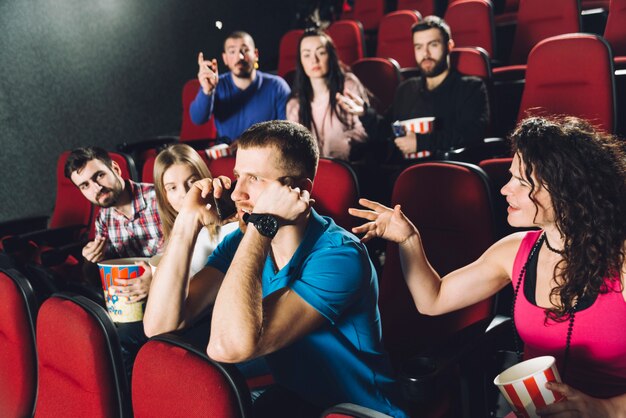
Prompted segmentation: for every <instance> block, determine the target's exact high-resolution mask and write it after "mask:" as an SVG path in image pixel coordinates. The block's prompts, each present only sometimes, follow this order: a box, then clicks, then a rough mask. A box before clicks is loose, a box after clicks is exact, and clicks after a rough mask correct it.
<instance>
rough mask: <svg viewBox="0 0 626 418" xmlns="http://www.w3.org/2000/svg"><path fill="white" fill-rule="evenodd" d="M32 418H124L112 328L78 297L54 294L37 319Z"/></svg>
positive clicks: (125, 396) (122, 379) (124, 394)
mask: <svg viewBox="0 0 626 418" xmlns="http://www.w3.org/2000/svg"><path fill="white" fill-rule="evenodd" d="M37 352H38V355H39V369H38V371H39V393H38V395H37V403H36V407H35V417H37V418H38V417H63V416H67V417H90V418H94V417H102V418H109V417H130V416H132V410H131V403H130V392H129V389H128V382H127V381H126V375H125V372H124V366H123V364H122V353H121V349H120V342H119V338H118V335H117V330H116V329H115V325H114V324H113V322H112V321H111V319H110V318H109V316H108V314H107V312H106V311H105V309H104V308H103V307H101V306H99V305H97V304H96V303H95V302H92V301H91V300H89V299H87V298H85V297H83V296H71V295H70V294H65V293H57V294H55V295H53V296H51V297H50V298H48V299H47V300H46V301H45V302H44V303H43V305H42V306H41V308H40V310H39V315H38V317H37Z"/></svg>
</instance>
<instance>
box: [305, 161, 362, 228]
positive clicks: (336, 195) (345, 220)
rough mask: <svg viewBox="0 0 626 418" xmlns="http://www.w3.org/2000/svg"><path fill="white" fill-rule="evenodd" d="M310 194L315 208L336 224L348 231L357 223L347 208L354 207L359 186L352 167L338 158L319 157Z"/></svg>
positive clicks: (357, 197)
mask: <svg viewBox="0 0 626 418" xmlns="http://www.w3.org/2000/svg"><path fill="white" fill-rule="evenodd" d="M311 196H312V197H313V198H314V199H315V205H314V206H313V207H314V208H315V210H316V211H317V212H318V213H319V214H320V215H325V216H330V217H331V218H333V220H334V221H335V223H337V225H339V226H341V227H343V228H345V229H347V230H348V231H349V230H350V229H351V228H352V227H353V226H356V225H357V224H358V221H357V220H356V218H355V217H354V216H351V215H349V214H348V208H351V207H355V205H356V204H357V203H358V199H359V186H358V183H357V179H356V174H354V171H353V170H352V168H351V167H350V166H349V165H348V164H346V163H344V162H342V161H339V160H332V159H328V158H320V162H319V165H318V167H317V174H316V175H315V181H314V182H313V190H312V191H311Z"/></svg>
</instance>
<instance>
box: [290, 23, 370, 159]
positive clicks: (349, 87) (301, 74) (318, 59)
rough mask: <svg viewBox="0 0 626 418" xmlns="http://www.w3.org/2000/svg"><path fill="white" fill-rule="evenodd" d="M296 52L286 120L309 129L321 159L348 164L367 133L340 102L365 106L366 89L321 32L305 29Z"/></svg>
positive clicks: (355, 117) (366, 101) (328, 38)
mask: <svg viewBox="0 0 626 418" xmlns="http://www.w3.org/2000/svg"><path fill="white" fill-rule="evenodd" d="M298 50H299V51H300V53H299V55H298V60H297V63H296V77H295V81H294V86H293V90H292V92H291V96H292V97H291V99H290V100H289V101H288V102H287V119H289V120H291V121H294V122H299V123H301V124H302V125H304V126H306V127H307V128H309V129H310V130H311V132H312V133H313V135H315V137H316V138H317V142H318V144H319V147H320V156H322V157H326V158H338V159H342V160H346V161H348V160H350V159H351V158H350V156H351V155H350V153H351V151H352V147H353V145H354V144H355V143H363V142H365V141H366V140H367V134H366V133H365V129H364V128H363V125H362V124H361V120H360V119H359V117H358V116H356V115H355V114H353V113H349V112H347V111H345V110H344V108H343V107H342V106H341V103H342V101H349V102H351V105H353V106H354V104H355V103H356V104H357V105H359V106H364V105H365V106H366V105H367V103H368V99H367V93H366V90H365V88H364V87H363V85H362V84H361V82H360V81H359V80H358V79H357V78H356V76H355V75H354V74H352V73H350V72H346V69H345V67H344V66H343V64H342V63H341V62H340V61H339V58H338V57H337V51H336V48H335V44H334V43H333V41H332V39H330V36H328V35H327V34H326V33H324V32H323V31H319V30H307V31H306V32H305V33H304V34H303V35H302V37H301V38H300V42H299V44H298Z"/></svg>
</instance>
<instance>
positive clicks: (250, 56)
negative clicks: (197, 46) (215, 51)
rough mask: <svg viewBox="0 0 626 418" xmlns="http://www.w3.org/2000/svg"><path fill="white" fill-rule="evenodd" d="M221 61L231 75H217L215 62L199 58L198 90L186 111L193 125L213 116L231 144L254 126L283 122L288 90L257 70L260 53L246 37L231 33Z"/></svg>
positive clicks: (220, 133) (242, 33) (222, 133)
mask: <svg viewBox="0 0 626 418" xmlns="http://www.w3.org/2000/svg"><path fill="white" fill-rule="evenodd" d="M222 59H223V60H224V65H226V67H228V69H229V70H230V72H228V73H226V74H222V75H218V70H217V60H216V59H215V58H213V59H211V60H205V59H204V55H203V54H202V52H200V54H198V67H199V69H198V80H199V81H200V90H199V91H198V94H197V96H196V98H195V100H194V101H193V103H191V107H190V108H189V115H190V116H191V120H192V121H193V123H195V124H196V125H201V124H203V123H206V122H207V121H208V120H209V118H210V117H211V114H214V115H215V126H216V127H217V133H218V134H219V135H220V137H222V138H223V139H222V141H223V142H226V143H228V144H230V143H232V142H233V141H235V140H236V139H237V138H239V135H241V133H242V132H243V131H245V130H246V129H248V128H249V127H250V126H252V125H254V124H255V123H258V122H265V121H268V120H274V119H285V104H286V103H287V98H288V97H289V94H290V93H291V90H290V89H289V86H288V85H287V83H286V82H285V80H283V79H282V78H280V77H278V76H275V75H271V74H266V73H263V72H261V71H259V70H257V68H258V60H259V51H258V50H257V49H256V48H255V47H254V40H253V39H252V37H251V36H250V35H249V34H248V33H246V32H242V31H237V32H233V33H231V34H230V35H229V36H228V38H226V41H225V42H224V52H223V53H222Z"/></svg>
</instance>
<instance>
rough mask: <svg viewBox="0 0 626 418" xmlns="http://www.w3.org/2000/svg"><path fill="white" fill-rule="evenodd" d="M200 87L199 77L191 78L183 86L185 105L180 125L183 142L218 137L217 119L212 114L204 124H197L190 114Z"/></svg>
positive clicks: (180, 135) (183, 102)
mask: <svg viewBox="0 0 626 418" xmlns="http://www.w3.org/2000/svg"><path fill="white" fill-rule="evenodd" d="M199 89H200V82H199V81H198V79H197V78H194V79H191V80H189V81H187V82H186V83H185V85H184V86H183V94H182V105H183V114H182V124H181V126H180V134H179V137H180V141H181V142H190V141H194V140H202V139H213V138H216V137H217V130H216V128H215V120H214V118H213V116H212V115H211V118H210V119H209V120H208V122H206V123H203V124H202V125H196V124H195V123H193V122H192V121H191V117H190V116H189V107H191V103H192V102H193V100H194V99H195V98H196V95H197V94H198V90H199Z"/></svg>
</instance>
